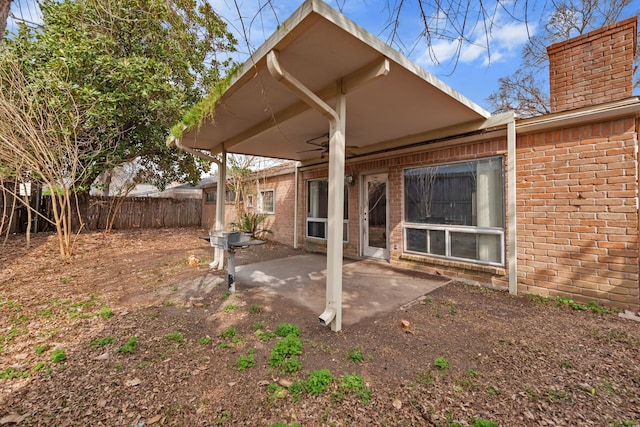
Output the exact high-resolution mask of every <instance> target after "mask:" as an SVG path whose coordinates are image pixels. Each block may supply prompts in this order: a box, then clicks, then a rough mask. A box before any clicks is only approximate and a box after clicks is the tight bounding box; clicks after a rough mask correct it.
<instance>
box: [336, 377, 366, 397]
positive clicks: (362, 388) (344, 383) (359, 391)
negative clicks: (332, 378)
mask: <svg viewBox="0 0 640 427" xmlns="http://www.w3.org/2000/svg"><path fill="white" fill-rule="evenodd" d="M338 387H339V388H340V390H342V391H344V392H345V393H355V395H356V396H357V397H359V398H360V399H361V400H362V403H367V402H369V401H370V400H371V389H370V388H369V387H367V385H366V384H365V382H364V380H363V379H362V377H361V376H360V375H358V374H355V373H354V374H344V375H343V376H342V377H341V378H340V383H339V384H338Z"/></svg>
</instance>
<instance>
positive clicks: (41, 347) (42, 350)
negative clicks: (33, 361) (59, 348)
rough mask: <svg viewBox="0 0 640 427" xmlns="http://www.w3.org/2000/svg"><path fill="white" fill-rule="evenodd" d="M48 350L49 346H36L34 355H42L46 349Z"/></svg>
mask: <svg viewBox="0 0 640 427" xmlns="http://www.w3.org/2000/svg"><path fill="white" fill-rule="evenodd" d="M48 348H49V346H48V345H39V346H36V354H42V353H44V352H45V351H47V349H48Z"/></svg>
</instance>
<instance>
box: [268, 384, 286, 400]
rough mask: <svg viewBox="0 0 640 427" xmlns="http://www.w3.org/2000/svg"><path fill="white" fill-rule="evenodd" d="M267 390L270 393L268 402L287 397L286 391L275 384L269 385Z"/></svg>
mask: <svg viewBox="0 0 640 427" xmlns="http://www.w3.org/2000/svg"><path fill="white" fill-rule="evenodd" d="M268 390H269V393H270V396H269V400H274V399H283V398H285V397H286V396H287V389H286V388H284V387H282V386H281V385H278V384H275V383H271V384H269V388H268Z"/></svg>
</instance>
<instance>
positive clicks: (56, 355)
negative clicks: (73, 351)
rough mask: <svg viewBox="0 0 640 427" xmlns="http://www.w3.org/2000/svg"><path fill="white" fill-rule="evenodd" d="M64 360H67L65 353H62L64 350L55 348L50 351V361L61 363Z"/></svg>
mask: <svg viewBox="0 0 640 427" xmlns="http://www.w3.org/2000/svg"><path fill="white" fill-rule="evenodd" d="M65 360H67V355H66V354H65V353H64V350H62V349H60V348H56V349H55V350H53V351H52V352H51V361H52V362H53V363H61V362H64V361H65Z"/></svg>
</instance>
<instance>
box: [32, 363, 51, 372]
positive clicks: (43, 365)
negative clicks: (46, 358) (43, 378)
mask: <svg viewBox="0 0 640 427" xmlns="http://www.w3.org/2000/svg"><path fill="white" fill-rule="evenodd" d="M45 366H47V364H46V363H45V362H40V363H38V364H37V365H36V366H34V367H33V368H31V369H33V372H38V371H41V370H42V369H44V367H45Z"/></svg>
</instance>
